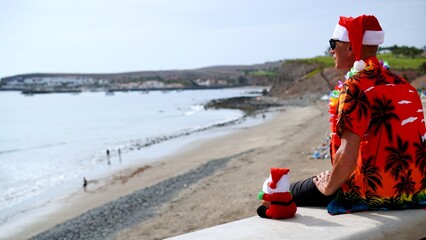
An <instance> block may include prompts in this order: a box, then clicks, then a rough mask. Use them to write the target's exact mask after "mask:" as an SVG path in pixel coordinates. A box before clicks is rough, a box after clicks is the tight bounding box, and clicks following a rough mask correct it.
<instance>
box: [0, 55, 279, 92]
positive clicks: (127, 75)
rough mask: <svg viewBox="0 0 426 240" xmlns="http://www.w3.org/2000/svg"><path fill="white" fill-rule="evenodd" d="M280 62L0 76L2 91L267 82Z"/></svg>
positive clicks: (123, 88)
mask: <svg viewBox="0 0 426 240" xmlns="http://www.w3.org/2000/svg"><path fill="white" fill-rule="evenodd" d="M281 64H282V61H275V62H266V63H262V64H253V65H232V66H211V67H205V68H199V69H193V70H166V71H138V72H124V73H113V74H102V73H93V74H79V73H30V74H21V75H16V76H11V77H6V78H2V79H1V82H0V89H1V90H10V89H13V90H28V89H38V90H51V91H61V90H69V89H75V90H78V89H80V90H81V89H115V90H126V89H156V88H158V89H167V88H197V87H232V86H244V85H270V84H271V83H272V81H273V78H274V77H275V75H276V73H277V72H278V70H279V69H280V67H281Z"/></svg>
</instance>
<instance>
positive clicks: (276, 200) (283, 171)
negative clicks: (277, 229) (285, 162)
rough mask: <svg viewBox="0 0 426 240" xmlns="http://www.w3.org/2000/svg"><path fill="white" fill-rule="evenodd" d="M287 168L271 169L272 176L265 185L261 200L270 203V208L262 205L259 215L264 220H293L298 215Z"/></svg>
mask: <svg viewBox="0 0 426 240" xmlns="http://www.w3.org/2000/svg"><path fill="white" fill-rule="evenodd" d="M289 171H290V170H289V169H287V168H271V175H270V176H269V178H268V179H266V181H265V182H264V183H263V188H262V191H260V192H259V194H258V195H257V196H258V198H259V200H264V201H266V202H269V203H270V204H266V205H269V207H267V206H265V205H262V206H260V207H259V208H258V209H257V214H258V215H259V216H260V217H262V218H274V219H281V218H291V217H293V216H294V215H295V214H296V211H297V206H296V204H295V203H294V201H293V197H292V195H291V193H290V177H289V175H288V172H289Z"/></svg>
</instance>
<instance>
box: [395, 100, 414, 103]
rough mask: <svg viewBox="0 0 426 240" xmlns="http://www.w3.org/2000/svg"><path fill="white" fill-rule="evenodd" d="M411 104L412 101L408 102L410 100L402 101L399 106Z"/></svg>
mask: <svg viewBox="0 0 426 240" xmlns="http://www.w3.org/2000/svg"><path fill="white" fill-rule="evenodd" d="M410 103H411V101H408V100H401V101H399V102H398V104H410Z"/></svg>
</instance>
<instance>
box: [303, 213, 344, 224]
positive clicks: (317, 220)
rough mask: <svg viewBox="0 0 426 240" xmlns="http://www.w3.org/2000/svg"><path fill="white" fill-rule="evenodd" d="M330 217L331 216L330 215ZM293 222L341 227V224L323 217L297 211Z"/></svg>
mask: <svg viewBox="0 0 426 240" xmlns="http://www.w3.org/2000/svg"><path fill="white" fill-rule="evenodd" d="M330 217H332V216H330ZM295 220H296V221H295V222H297V223H300V224H303V225H305V226H307V227H341V226H343V225H342V224H339V223H336V222H330V221H327V220H324V219H320V218H316V217H312V216H306V215H302V214H299V213H296V215H295Z"/></svg>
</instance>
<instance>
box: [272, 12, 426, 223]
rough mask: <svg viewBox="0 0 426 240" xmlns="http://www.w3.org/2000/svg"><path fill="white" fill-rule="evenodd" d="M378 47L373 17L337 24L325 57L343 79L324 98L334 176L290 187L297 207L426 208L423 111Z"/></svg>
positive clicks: (378, 32) (345, 209)
mask: <svg viewBox="0 0 426 240" xmlns="http://www.w3.org/2000/svg"><path fill="white" fill-rule="evenodd" d="M383 41H384V31H383V30H382V28H381V26H380V24H379V22H378V20H377V19H376V17H374V16H372V15H369V16H367V15H362V16H359V17H356V18H352V17H340V20H339V22H338V24H337V25H336V27H335V30H334V33H333V37H332V39H330V41H329V43H330V48H331V50H330V54H331V55H333V56H334V61H335V68H337V69H342V70H345V71H348V70H349V72H348V73H347V74H346V81H345V82H344V83H341V84H339V85H338V86H337V87H336V90H335V91H333V92H332V94H331V95H330V101H329V112H330V114H331V117H330V127H331V140H330V148H331V149H330V152H331V164H332V168H331V170H330V171H325V172H322V173H319V174H318V175H317V176H315V177H312V178H308V179H306V180H303V181H299V182H296V183H293V184H291V186H290V190H291V192H292V195H293V199H294V201H295V202H296V205H297V206H327V210H328V212H329V213H330V214H333V215H334V214H342V213H350V212H357V211H365V210H385V209H414V208H425V207H426V129H425V122H424V115H423V107H422V103H421V100H420V97H419V95H418V93H417V91H416V89H414V88H413V87H412V86H411V85H410V84H409V83H408V82H407V80H405V79H404V78H402V77H400V76H398V75H396V74H394V73H392V72H391V71H390V69H389V66H388V65H387V63H386V62H383V61H379V60H378V59H377V57H376V52H377V50H378V45H379V44H381V43H383ZM267 204H268V203H266V202H265V205H267Z"/></svg>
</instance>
